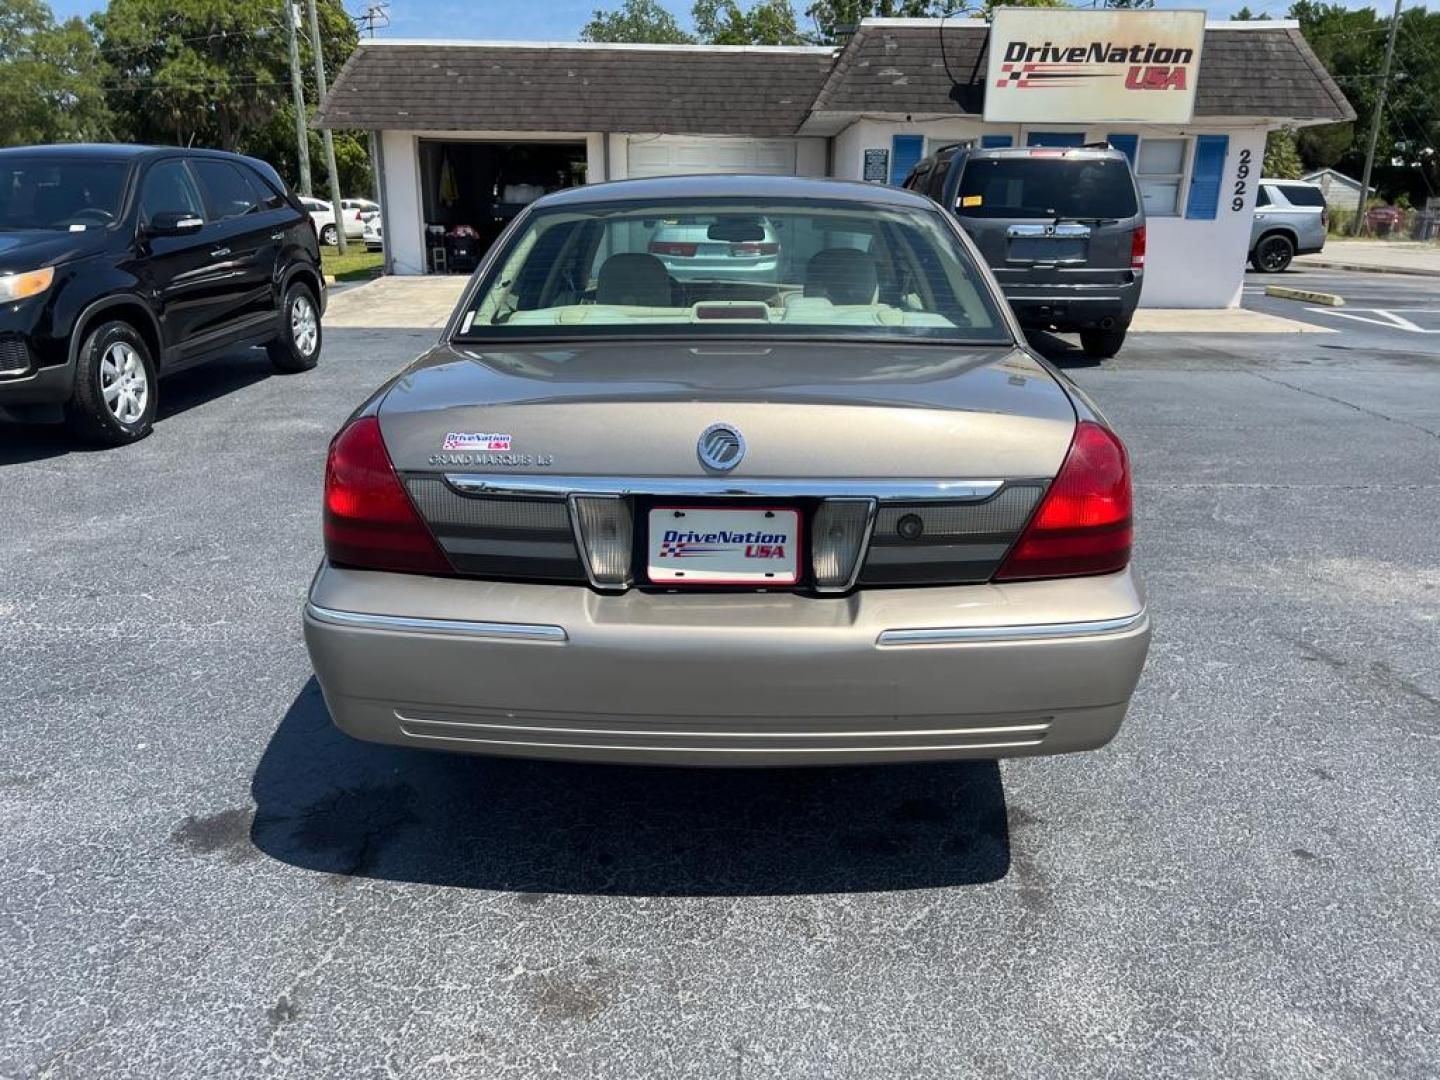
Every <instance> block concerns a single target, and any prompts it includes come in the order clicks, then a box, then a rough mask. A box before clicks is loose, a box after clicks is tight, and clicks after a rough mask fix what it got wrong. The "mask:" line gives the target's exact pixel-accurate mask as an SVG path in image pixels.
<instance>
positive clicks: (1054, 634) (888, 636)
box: [875, 611, 1145, 647]
mask: <svg viewBox="0 0 1440 1080" xmlns="http://www.w3.org/2000/svg"><path fill="white" fill-rule="evenodd" d="M1144 620H1145V612H1144V611H1137V612H1136V613H1135V614H1134V615H1126V616H1125V617H1124V618H1120V619H1096V620H1095V621H1093V622H1071V623H1035V624H1033V625H1030V626H936V627H928V628H923V629H916V630H883V631H881V633H880V636H879V637H878V638H876V639H875V644H876V645H879V646H882V647H893V646H897V645H973V644H977V643H984V642H991V641H1053V640H1054V639H1056V638H1072V637H1076V638H1078V637H1097V636H1103V635H1106V634H1123V633H1125V631H1127V630H1133V629H1134V628H1135V627H1137V626H1139V625H1140V624H1141V623H1142V622H1143V621H1144Z"/></svg>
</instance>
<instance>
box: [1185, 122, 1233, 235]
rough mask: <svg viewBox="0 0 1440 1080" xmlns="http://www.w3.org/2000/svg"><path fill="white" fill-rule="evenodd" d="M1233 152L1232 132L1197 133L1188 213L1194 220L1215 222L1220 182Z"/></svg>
mask: <svg viewBox="0 0 1440 1080" xmlns="http://www.w3.org/2000/svg"><path fill="white" fill-rule="evenodd" d="M1229 152H1230V136H1229V135H1197V136H1195V165H1194V167H1193V168H1192V169H1191V170H1190V199H1189V201H1188V202H1187V203H1186V204H1185V216H1186V217H1187V218H1190V219H1192V220H1195V221H1214V220H1215V212H1216V211H1217V210H1218V209H1219V208H1220V182H1221V180H1222V179H1223V176H1224V172H1225V155H1226V154H1228V153H1229Z"/></svg>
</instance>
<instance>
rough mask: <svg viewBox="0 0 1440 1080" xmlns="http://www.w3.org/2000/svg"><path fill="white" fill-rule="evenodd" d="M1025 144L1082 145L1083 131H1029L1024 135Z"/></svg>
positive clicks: (1083, 142) (1083, 143) (1083, 139)
mask: <svg viewBox="0 0 1440 1080" xmlns="http://www.w3.org/2000/svg"><path fill="white" fill-rule="evenodd" d="M1025 145H1026V146H1084V145H1085V133H1084V132H1083V131H1031V132H1028V133H1027V134H1026V136H1025Z"/></svg>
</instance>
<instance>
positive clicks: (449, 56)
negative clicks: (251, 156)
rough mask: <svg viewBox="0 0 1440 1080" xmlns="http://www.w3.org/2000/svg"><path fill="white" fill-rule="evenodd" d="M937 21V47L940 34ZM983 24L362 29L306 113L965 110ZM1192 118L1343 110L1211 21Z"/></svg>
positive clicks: (1266, 44) (1317, 67)
mask: <svg viewBox="0 0 1440 1080" xmlns="http://www.w3.org/2000/svg"><path fill="white" fill-rule="evenodd" d="M942 33H943V34H944V38H943V47H942V38H941V34H942ZM986 35H987V26H986V24H985V23H983V22H978V21H967V22H954V21H950V22H946V23H945V24H944V27H943V31H942V29H941V21H940V20H937V19H867V20H865V21H864V22H862V23H861V24H860V27H859V29H858V30H857V31H856V33H855V34H854V36H852V37H851V39H850V41H849V42H848V43H847V44H846V46H845V47H844V48H843V49H842V50H840V52H839V53H838V55H837V54H836V53H835V51H834V50H831V49H827V48H763V47H745V48H735V47H726V46H715V45H698V46H697V45H600V44H577V43H562V44H533V43H521V42H516V43H505V42H481V43H454V44H451V43H447V42H394V41H379V42H369V41H366V42H361V43H360V45H359V47H358V48H357V49H356V50H355V52H354V53H353V54H351V56H350V59H349V60H347V61H346V63H345V66H344V67H343V68H341V70H340V74H339V75H338V76H337V77H336V79H335V84H334V86H333V87H332V88H331V90H330V95H329V96H328V97H327V98H326V99H325V102H324V105H323V107H322V108H321V110H320V115H319V118H318V123H319V124H320V126H322V127H337V128H376V129H378V128H406V129H413V130H433V131H482V130H488V131H622V132H645V133H659V134H677V135H753V136H776V135H793V134H796V133H797V132H798V131H800V130H801V129H802V125H803V129H804V133H805V134H814V135H827V134H833V133H835V132H836V131H839V130H840V129H841V128H843V127H844V126H845V125H846V124H848V123H850V121H851V119H853V117H855V116H858V115H860V114H876V113H881V114H890V115H907V114H923V115H930V116H933V115H946V114H956V115H961V114H972V115H979V114H980V113H981V112H983V110H984V104H985V68H986V49H985V42H986ZM942 48H943V51H942ZM1195 115H1196V117H1197V118H1200V117H1209V116H1215V117H1220V116H1254V117H1267V118H1272V119H1280V120H1289V121H1295V122H1299V123H1307V122H1308V123H1327V122H1330V121H1337V120H1353V119H1354V118H1355V111H1354V109H1352V108H1351V107H1350V103H1349V102H1348V101H1346V100H1345V95H1344V94H1342V93H1341V92H1340V88H1339V87H1338V86H1336V85H1335V80H1334V79H1332V78H1331V77H1330V76H1329V74H1328V73H1327V72H1326V71H1325V68H1324V67H1323V66H1322V65H1321V63H1320V61H1319V60H1318V59H1317V58H1316V56H1315V54H1314V53H1313V52H1312V51H1311V49H1310V46H1309V45H1308V44H1306V42H1305V39H1304V38H1303V37H1302V36H1301V35H1300V31H1299V30H1298V29H1296V27H1295V25H1294V24H1293V23H1266V24H1259V25H1257V26H1255V27H1253V28H1250V27H1247V28H1243V29H1235V28H1223V27H1210V28H1207V29H1206V31H1205V44H1204V48H1203V50H1202V51H1201V54H1200V76H1199V83H1198V86H1197V88H1196V101H1195Z"/></svg>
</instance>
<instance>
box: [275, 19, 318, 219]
mask: <svg viewBox="0 0 1440 1080" xmlns="http://www.w3.org/2000/svg"><path fill="white" fill-rule="evenodd" d="M281 3H283V4H284V5H285V36H286V37H287V38H289V39H290V95H291V97H292V98H294V100H295V153H296V155H297V157H298V160H299V162H300V190H301V191H302V192H304V193H305V194H306V195H312V194H314V192H313V191H311V189H310V132H309V131H308V130H307V129H306V126H305V87H304V84H303V83H302V82H301V79H300V42H299V41H298V40H297V38H296V27H295V24H296V23H297V22H299V21H300V14H299V12H297V11H296V10H295V4H294V3H293V0H281Z"/></svg>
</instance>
